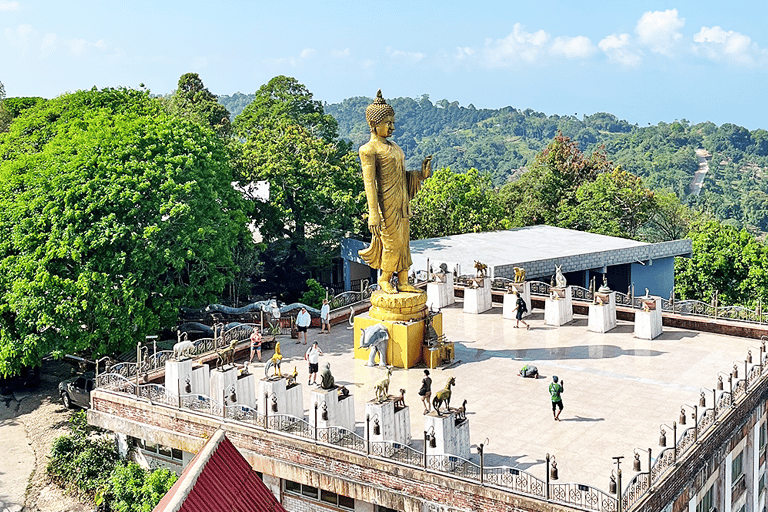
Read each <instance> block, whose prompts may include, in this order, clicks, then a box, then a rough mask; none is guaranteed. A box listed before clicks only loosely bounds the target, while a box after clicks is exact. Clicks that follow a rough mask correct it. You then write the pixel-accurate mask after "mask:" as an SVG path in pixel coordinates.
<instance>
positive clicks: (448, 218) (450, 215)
mask: <svg viewBox="0 0 768 512" xmlns="http://www.w3.org/2000/svg"><path fill="white" fill-rule="evenodd" d="M411 208H412V212H413V216H412V217H411V238H412V239H414V240H417V239H420V238H435V237H440V236H448V235H457V234H460V233H477V232H481V231H493V230H496V229H505V228H506V227H507V221H506V219H505V213H504V205H503V204H502V202H501V200H500V199H499V196H498V193H497V192H496V190H495V189H494V188H493V186H492V184H491V177H490V175H488V174H480V173H479V172H478V171H477V169H470V170H469V171H467V172H466V173H464V174H456V173H454V172H452V171H451V170H450V169H439V170H437V171H435V172H434V173H433V175H432V177H430V178H429V179H428V180H426V181H425V182H424V185H423V187H422V189H421V190H420V191H419V193H418V194H417V195H416V198H415V199H414V200H413V201H412V203H411Z"/></svg>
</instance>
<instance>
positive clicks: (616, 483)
mask: <svg viewBox="0 0 768 512" xmlns="http://www.w3.org/2000/svg"><path fill="white" fill-rule="evenodd" d="M623 458H624V456H623V455H622V456H619V457H613V463H614V464H616V471H615V472H613V473H612V474H611V484H610V486H609V490H610V491H611V492H612V493H615V494H616V510H617V512H621V511H622V504H621V459H623Z"/></svg>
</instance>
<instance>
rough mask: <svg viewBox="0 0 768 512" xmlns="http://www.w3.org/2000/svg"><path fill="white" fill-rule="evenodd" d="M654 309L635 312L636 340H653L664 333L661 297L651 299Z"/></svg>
mask: <svg viewBox="0 0 768 512" xmlns="http://www.w3.org/2000/svg"><path fill="white" fill-rule="evenodd" d="M650 300H652V301H653V303H654V304H655V307H654V309H651V310H649V311H644V310H642V309H637V310H635V338H642V339H644V340H652V339H654V338H656V337H658V336H659V335H660V334H661V333H662V330H663V329H662V326H661V297H651V299H650Z"/></svg>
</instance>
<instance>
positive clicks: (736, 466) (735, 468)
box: [731, 450, 744, 486]
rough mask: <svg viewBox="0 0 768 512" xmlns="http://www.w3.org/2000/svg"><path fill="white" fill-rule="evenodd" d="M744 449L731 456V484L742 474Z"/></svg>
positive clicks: (737, 480)
mask: <svg viewBox="0 0 768 512" xmlns="http://www.w3.org/2000/svg"><path fill="white" fill-rule="evenodd" d="M743 462H744V450H742V451H740V452H739V454H738V455H737V456H735V457H734V458H733V462H732V463H731V485H732V486H735V485H736V484H738V483H739V481H740V479H741V478H742V477H743V476H744V468H743Z"/></svg>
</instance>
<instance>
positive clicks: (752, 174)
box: [219, 93, 768, 232]
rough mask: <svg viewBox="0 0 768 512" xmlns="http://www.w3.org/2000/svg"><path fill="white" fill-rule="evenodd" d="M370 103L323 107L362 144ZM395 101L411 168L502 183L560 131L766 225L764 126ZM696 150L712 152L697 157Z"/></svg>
mask: <svg viewBox="0 0 768 512" xmlns="http://www.w3.org/2000/svg"><path fill="white" fill-rule="evenodd" d="M252 99H253V95H245V94H242V93H235V94H234V95H232V96H220V97H219V101H220V102H221V103H222V104H224V105H225V106H226V107H227V109H228V110H229V111H230V112H231V113H232V114H233V118H234V116H235V115H236V114H238V113H240V112H242V109H243V108H245V106H246V105H247V104H248V103H249V102H250V101H251V100H252ZM371 101H373V100H372V98H366V97H354V98H348V99H346V100H344V101H342V102H341V103H334V104H325V105H324V108H325V112H326V113H328V114H331V115H333V116H334V117H335V118H336V120H337V121H338V123H339V136H340V137H341V138H343V139H347V140H350V141H352V143H353V144H354V147H355V148H357V147H359V146H360V145H362V144H364V143H365V142H366V141H367V140H368V138H369V132H368V127H367V125H366V122H365V107H366V106H368V105H369V104H370V103H371ZM388 102H389V103H390V104H391V105H392V107H393V108H394V109H395V112H396V113H397V123H396V131H395V135H394V136H393V139H394V140H395V141H396V142H397V143H398V144H399V145H400V147H402V148H403V150H404V151H405V154H406V158H407V164H408V167H409V168H412V169H416V168H418V167H419V165H420V162H421V160H422V159H423V158H424V157H425V156H427V155H430V154H431V155H434V165H435V166H436V168H437V167H450V168H451V169H452V170H453V171H454V172H465V171H466V170H468V169H471V168H475V169H477V170H479V171H481V172H487V173H489V174H490V175H491V176H492V178H493V181H494V183H495V184H496V185H502V184H504V183H506V182H507V181H510V180H514V179H516V177H517V176H518V175H519V174H520V173H522V172H524V170H525V167H526V166H527V165H528V164H529V163H530V162H531V161H532V160H533V159H534V158H535V157H536V155H537V154H538V153H539V152H540V151H541V150H542V149H544V148H545V147H546V146H547V145H548V144H549V143H550V142H551V141H552V139H553V137H554V136H555V135H557V132H558V131H561V132H562V133H563V135H566V136H568V137H570V138H571V139H572V140H574V141H576V142H578V143H579V146H580V147H581V149H582V151H584V152H586V153H590V152H592V151H594V150H595V149H597V148H600V147H602V148H604V150H605V152H606V154H607V155H608V158H609V159H610V160H612V161H613V162H614V164H616V165H621V166H622V167H623V168H624V169H626V170H628V171H630V172H632V173H634V174H636V175H638V176H642V177H643V178H644V180H645V182H646V185H647V186H648V187H650V188H652V189H654V190H661V189H667V190H672V191H674V192H675V193H676V194H677V196H678V197H679V198H680V199H681V200H683V201H684V202H686V203H688V204H691V205H698V206H700V207H702V208H704V209H707V210H709V211H711V212H712V213H713V214H715V215H716V216H718V217H719V218H720V219H722V220H724V221H727V222H728V223H730V224H733V225H735V226H737V227H748V228H751V229H753V230H756V231H762V232H766V231H768V132H766V130H754V131H751V132H750V131H749V130H747V129H746V128H743V127H740V126H736V125H733V124H730V123H726V124H724V125H722V126H717V125H715V124H713V123H710V122H706V123H700V124H696V125H690V123H689V122H688V121H686V120H685V119H683V120H679V121H674V122H672V123H659V124H658V125H652V126H644V127H639V126H638V125H636V124H635V125H632V124H630V123H628V122H627V121H625V120H621V119H618V118H617V117H616V116H614V115H613V114H609V113H605V112H598V113H596V114H593V115H590V116H587V115H585V116H583V117H582V118H580V119H579V118H577V117H575V116H570V115H568V116H558V115H551V116H547V115H546V114H543V113H541V112H536V111H534V110H531V109H526V110H520V109H517V108H514V107H504V108H501V109H477V108H475V107H474V106H473V105H471V104H470V105H468V106H466V107H462V106H460V105H459V104H458V102H449V101H448V100H440V101H437V102H435V103H432V102H431V101H430V99H429V96H428V95H423V96H422V97H421V98H393V99H391V100H388ZM696 150H699V154H700V155H711V157H709V156H707V157H706V159H705V157H704V156H699V157H697V154H696ZM703 159H705V160H703ZM700 161H706V163H707V164H708V170H707V172H706V174H704V173H703V172H702V171H700V172H699V174H698V176H697V174H696V172H697V170H698V169H699V163H700ZM704 169H706V167H704ZM702 177H703V179H702ZM694 179H696V181H695V182H694ZM699 184H700V186H699ZM692 185H693V186H692Z"/></svg>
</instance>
